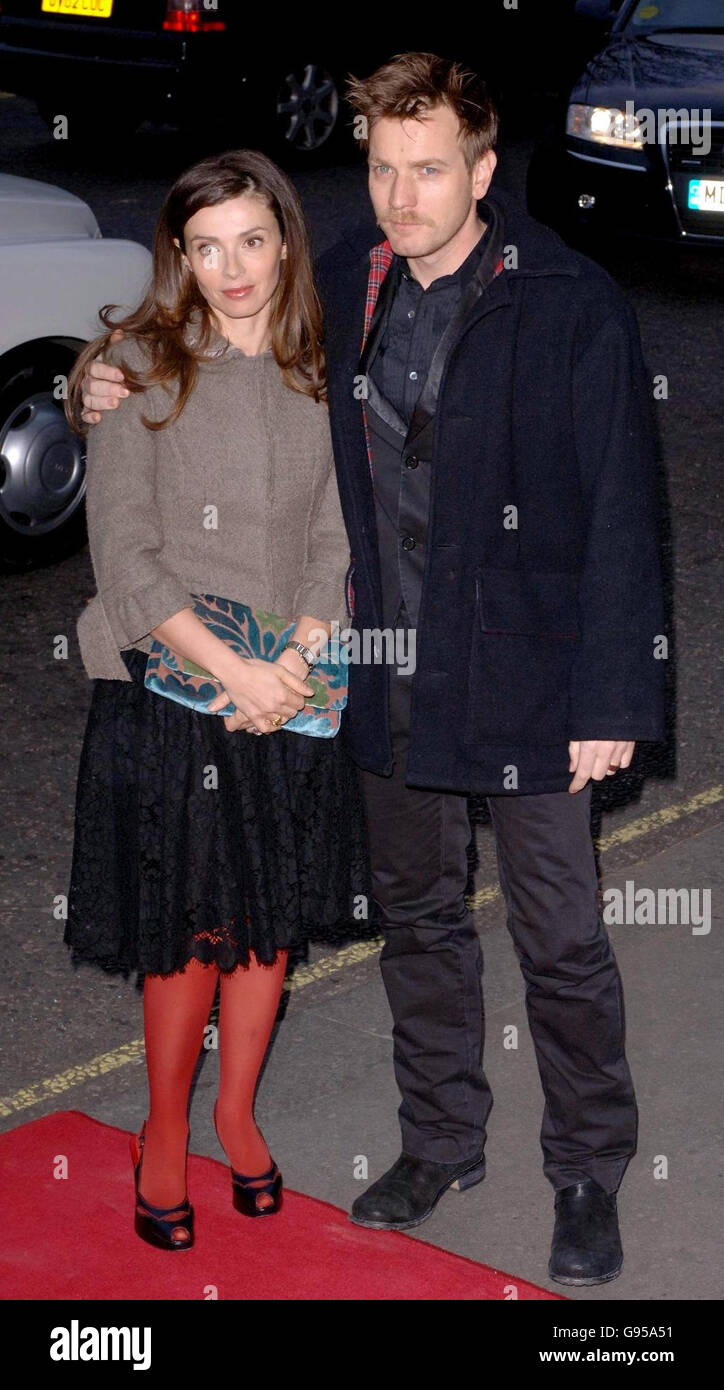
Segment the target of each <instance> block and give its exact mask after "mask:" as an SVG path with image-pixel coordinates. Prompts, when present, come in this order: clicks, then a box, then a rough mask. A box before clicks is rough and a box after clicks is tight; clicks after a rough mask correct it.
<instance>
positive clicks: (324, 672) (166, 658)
mask: <svg viewBox="0 0 724 1390" xmlns="http://www.w3.org/2000/svg"><path fill="white" fill-rule="evenodd" d="M193 598H194V605H193V611H194V613H196V615H197V617H199V618H200V619H201V621H202V622H203V623H205V625H206V627H208V628H209V629H210V630H211V632H213V633H214V635H215V636H216V637H220V638H221V640H222V642H226V643H227V645H228V646H229V647H231V648H232V650H233V651H235V652H237V653H238V654H239V656H244V657H257V658H259V659H261V660H262V661H275V660H276V658H277V657H278V656H279V653H280V652H281V650H282V648H283V647H284V644H285V642H287V641H288V639H289V638H290V637H291V635H292V633H293V631H294V628H295V626H296V624H295V623H294V622H289V621H288V620H287V619H285V618H280V617H278V616H277V614H276V613H265V612H262V611H261V610H260V609H258V608H250V607H248V606H247V605H246V604H244V603H235V602H234V601H233V600H232V599H226V598H217V597H216V596H215V595H214V594H194V595H193ZM307 684H308V685H311V686H313V687H314V695H313V696H310V698H309V703H308V704H305V706H304V708H303V709H301V710H300V711H299V713H298V714H295V715H294V717H293V718H292V719H289V720H287V722H286V724H282V725H280V729H285V730H288V731H289V732H291V733H295V734H310V735H311V737H312V738H334V736H335V734H336V733H337V732H338V730H339V724H340V714H341V711H342V710H343V709H344V707H345V705H346V703H347V662H346V661H345V659H344V657H343V656H342V655H341V648H340V642H339V638H330V641H329V642H328V644H327V650H326V651H325V652H324V654H323V655H322V656H321V657H320V659H319V661H318V663H317V665H316V666H315V668H314V670H313V671H312V673H311V674H310V676H309V677H308V679H307ZM144 685H145V686H146V688H147V689H148V690H153V691H155V693H156V694H157V695H165V696H166V697H167V698H168V699H169V700H177V701H178V702H179V704H182V705H187V706H188V707H189V708H190V709H195V710H196V711H197V712H198V713H199V714H208V713H209V704H210V703H211V701H212V700H213V699H214V698H215V696H216V695H219V694H220V693H221V691H222V690H223V686H222V684H221V681H219V680H217V678H216V676H214V675H212V673H211V672H210V671H206V670H204V668H203V666H197V665H196V664H195V662H193V661H189V660H188V658H186V657H181V656H177V655H176V653H175V652H172V651H171V650H170V648H169V647H164V646H163V644H162V643H161V642H156V641H154V642H153V645H152V646H151V651H150V654H149V657H148V661H147V663H146V676H145V680H144ZM235 708H236V707H235V706H234V705H233V704H231V702H229V704H228V705H225V706H224V708H223V709H221V710H219V711H218V712H219V714H221V715H226V714H233V713H234V711H235Z"/></svg>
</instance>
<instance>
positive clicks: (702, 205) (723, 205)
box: [689, 179, 724, 212]
mask: <svg viewBox="0 0 724 1390" xmlns="http://www.w3.org/2000/svg"><path fill="white" fill-rule="evenodd" d="M689 207H690V208H696V210H697V212H724V179H689Z"/></svg>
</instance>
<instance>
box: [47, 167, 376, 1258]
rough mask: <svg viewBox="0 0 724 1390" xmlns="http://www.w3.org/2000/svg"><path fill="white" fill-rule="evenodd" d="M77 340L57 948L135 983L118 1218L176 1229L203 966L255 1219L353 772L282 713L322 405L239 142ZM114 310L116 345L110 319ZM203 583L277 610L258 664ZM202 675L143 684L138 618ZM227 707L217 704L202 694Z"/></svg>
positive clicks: (226, 1140)
mask: <svg viewBox="0 0 724 1390" xmlns="http://www.w3.org/2000/svg"><path fill="white" fill-rule="evenodd" d="M102 317H103V321H104V323H105V324H106V327H107V328H108V330H109V331H108V332H107V333H106V334H105V335H104V336H103V337H102V338H101V339H99V340H97V341H95V342H93V343H91V344H89V346H88V347H87V348H86V349H85V351H84V352H83V353H81V355H80V357H79V359H78V361H77V363H76V366H75V368H74V371H73V374H72V377H71V381H70V386H69V399H68V414H69V419H70V420H71V421H72V422H73V424H74V426H75V427H76V428H77V429H82V428H83V426H82V422H81V414H80V413H81V410H82V399H81V392H82V385H81V383H82V378H83V374H84V370H85V367H86V364H87V363H88V362H89V361H90V360H91V359H92V358H93V357H94V356H95V355H96V354H97V353H98V352H99V351H104V353H105V360H106V361H110V362H114V363H117V364H118V365H120V366H122V367H123V370H124V373H125V376H126V379H127V381H128V382H129V385H130V387H131V395H132V399H130V400H129V401H128V402H127V404H126V406H125V408H124V410H123V411H122V412H121V413H120V414H118V415H113V414H110V415H108V416H107V418H106V419H105V420H104V421H103V424H102V425H101V427H100V428H98V429H94V430H93V431H92V438H91V440H90V443H89V456H88V481H87V514H88V532H89V541H90V551H91V557H92V560H93V567H94V572H95V577H96V582H97V588H98V593H97V594H96V596H95V597H94V598H93V599H92V600H91V601H90V603H89V605H88V607H87V608H86V610H85V612H84V613H83V614H82V615H81V618H80V619H79V622H78V636H79V640H80V646H81V653H82V656H83V661H84V665H85V668H86V671H87V673H88V675H89V676H91V677H92V678H93V679H94V681H95V684H94V690H93V697H92V703H91V708H90V713H89V717H88V725H87V729H86V734H85V740H84V744H83V750H82V755H81V762H80V769H79V775H78V788H77V799H76V832H75V841H74V847H73V863H72V871H71V887H70V893H69V915H68V922H67V927H66V931H65V938H64V939H65V940H66V942H67V943H68V945H69V947H70V949H71V953H72V960H73V962H74V964H75V963H79V962H81V961H88V962H92V963H94V964H96V965H98V966H101V967H102V968H103V969H105V970H111V971H121V972H123V973H125V974H127V973H128V972H129V971H130V970H132V969H135V970H137V971H138V972H139V976H138V978H139V980H140V978H141V977H143V990H144V1029H145V1042H146V1056H147V1070H148V1083H149V1110H148V1116H147V1119H146V1121H145V1124H144V1126H143V1129H142V1131H141V1133H140V1135H138V1136H134V1139H133V1140H132V1145H131V1148H132V1155H133V1160H134V1171H135V1176H136V1192H137V1205H136V1230H137V1232H138V1234H139V1235H141V1236H142V1238H143V1239H145V1240H148V1241H149V1242H150V1243H152V1244H156V1245H159V1246H161V1247H162V1248H166V1249H175V1250H181V1249H189V1248H190V1247H191V1245H192V1243H193V1208H192V1207H191V1205H190V1202H189V1199H188V1195H187V1191H186V1154H187V1147H188V1138H189V1127H188V1120H187V1112H188V1100H189V1091H190V1085H191V1080H192V1075H193V1071H194V1067H195V1063H196V1061H197V1058H198V1054H199V1050H200V1046H201V1042H202V1037H203V1032H204V1028H205V1025H206V1022H207V1019H208V1015H209V1010H210V1008H211V1005H212V1002H213V999H214V995H215V991H216V988H217V984H218V985H219V989H220V1003H219V1052H220V1082H219V1094H218V1099H217V1102H216V1107H215V1112H214V1117H215V1124H216V1129H217V1134H218V1136H219V1140H220V1142H221V1144H222V1146H223V1148H224V1149H225V1151H226V1154H227V1156H228V1158H229V1161H230V1164H231V1168H232V1181H233V1195H234V1204H235V1205H236V1206H237V1207H238V1209H239V1210H242V1211H245V1212H247V1213H248V1214H249V1215H270V1214H271V1213H272V1212H274V1211H275V1210H278V1207H279V1204H280V1200H281V1175H280V1173H279V1170H278V1168H277V1167H276V1165H275V1163H274V1161H273V1159H272V1157H271V1155H270V1153H269V1150H268V1148H267V1146H266V1144H265V1142H264V1138H263V1136H262V1134H261V1132H260V1130H259V1129H258V1127H257V1125H256V1123H255V1120H254V1115H253V1098H254V1091H255V1085H256V1081H257V1079H258V1074H259V1069H260V1066H261V1063H262V1060H263V1057H264V1054H265V1050H266V1047H267V1044H268V1040H269V1037H270V1033H271V1029H272V1026H273V1023H274V1018H275V1015H276V1011H277V1006H278V1002H279V997H280V992H281V988H282V983H283V980H284V973H285V967H286V963H287V957H288V951H289V948H290V946H291V945H292V944H293V943H294V942H295V941H296V940H298V939H301V938H302V937H303V936H304V934H305V933H306V932H307V931H308V930H310V929H315V930H317V931H318V929H319V928H320V926H321V927H324V926H332V925H334V924H335V923H339V922H340V921H341V920H342V919H344V918H347V919H348V920H349V919H351V916H352V912H353V902H354V899H355V897H356V895H358V894H360V893H367V891H368V884H367V864H366V854H365V843H364V830H363V813H362V806H361V802H360V798H359V789H358V782H357V775H356V771H355V769H354V767H353V766H352V764H351V762H350V761H349V760H348V758H347V756H346V754H345V751H344V747H343V745H342V742H341V740H340V739H339V737H333V738H313V737H309V736H307V735H305V734H299V733H296V732H293V731H291V730H289V731H285V730H284V727H283V726H284V723H285V722H286V721H287V720H288V719H290V718H292V717H293V716H294V715H295V714H296V713H297V712H298V711H299V710H300V709H301V708H302V707H303V705H304V702H305V698H307V697H308V696H309V695H311V694H312V689H313V688H312V687H311V686H310V685H309V684H308V677H309V673H310V669H312V664H313V662H314V660H315V657H316V656H317V655H318V654H319V651H320V647H321V643H322V642H323V640H324V637H325V635H328V634H329V632H330V627H331V623H332V621H333V620H335V619H337V620H338V621H340V623H341V624H342V625H344V623H345V621H346V610H345V603H344V586H345V576H346V572H347V568H348V562H349V554H348V544H347V539H346V534H345V529H344V523H343V520H342V515H341V510H340V505H339V498H338V494H337V488H336V481H335V474H334V467H333V459H332V448H331V441H330V434H329V425H328V415H327V409H326V405H325V402H324V394H325V387H324V358H323V352H322V348H321V314H320V307H319V302H318V300H317V297H316V293H315V290H314V286H313V280H312V271H311V262H310V254H309V247H308V241H307V236H306V229H305V226H304V220H303V215H302V212H301V208H300V205H299V201H298V199H297V196H296V193H295V191H294V189H293V187H292V185H291V184H290V182H289V180H288V179H287V178H286V177H285V176H284V174H282V172H281V171H280V170H279V169H277V168H276V166H275V165H274V164H272V163H271V161H270V160H268V159H267V158H266V157H265V156H264V155H262V154H259V153H257V152H254V151H251V152H250V151H244V150H242V151H238V152H230V153H227V154H224V155H219V156H214V157H212V158H209V159H206V160H203V161H202V162H201V163H200V164H197V165H195V166H194V167H193V168H191V169H189V170H188V171H187V172H186V173H184V174H182V175H181V177H180V178H179V179H178V180H177V182H176V183H175V184H174V186H173V188H172V189H171V192H170V193H169V195H168V198H167V200H166V202H165V204H164V207H163V209H162V212H161V215H160V218H159V222H158V226H157V229H156V235H155V243H154V269H153V279H152V284H151V288H150V290H149V292H148V294H147V296H146V298H145V299H144V301H143V303H142V304H141V306H140V307H139V308H138V309H137V310H136V311H135V312H134V313H132V314H130V315H128V316H127V317H126V318H124V319H122V320H121V321H120V323H113V322H112V320H111V317H110V310H105V311H104V313H103V315H102ZM118 327H120V328H122V329H123V332H124V335H125V336H124V337H123V339H122V340H121V341H117V340H112V330H113V329H114V328H118ZM197 594H214V595H217V596H220V597H222V598H225V599H231V600H234V601H236V602H239V603H243V604H246V605H249V606H253V607H255V608H257V609H261V610H264V611H266V612H271V613H275V614H278V615H283V616H288V618H289V621H290V622H291V621H294V622H295V628H294V632H293V634H292V640H293V641H295V642H297V643H298V644H299V646H301V648H302V649H303V652H300V651H299V650H298V649H297V648H295V647H288V648H285V650H283V651H282V653H281V655H279V656H278V658H277V660H276V661H266V660H255V659H248V658H243V657H241V656H238V655H236V654H235V653H234V652H233V650H232V649H231V648H230V647H229V646H227V644H226V643H225V642H224V641H222V640H221V638H219V637H218V636H216V635H215V634H214V633H213V632H212V631H211V630H210V629H209V628H208V627H206V626H205V625H204V623H203V622H202V621H201V619H200V618H199V617H198V616H197V615H196V613H195V612H193V611H192V605H193V602H194V598H193V596H194V595H197ZM154 638H155V639H156V640H157V641H159V642H161V643H163V644H164V645H165V646H167V647H169V648H171V649H172V650H173V651H174V652H176V653H177V654H178V655H179V656H181V657H185V658H187V659H188V660H189V661H191V662H193V663H196V664H197V665H199V666H201V667H203V668H205V669H206V670H207V671H210V672H211V673H212V674H213V675H214V676H215V677H216V678H217V680H218V681H220V683H221V685H222V687H223V689H222V693H221V694H220V695H219V696H218V697H217V698H216V699H215V700H214V701H213V703H212V705H211V707H210V708H211V710H212V711H214V713H200V712H198V711H196V710H193V709H190V708H187V707H185V706H184V705H182V704H179V703H176V702H175V701H174V700H170V699H165V698H163V697H162V696H160V695H159V694H157V693H155V692H153V691H152V690H150V689H147V688H146V687H145V686H144V676H145V671H146V663H147V657H148V652H149V650H150V647H151V642H152V640H153V639H154ZM229 702H231V703H232V704H233V706H234V707H235V712H234V713H233V714H231V715H226V716H220V715H219V714H218V713H217V711H219V710H221V709H224V708H225V707H226V706H228V704H229Z"/></svg>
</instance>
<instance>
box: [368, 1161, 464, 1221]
mask: <svg viewBox="0 0 724 1390" xmlns="http://www.w3.org/2000/svg"><path fill="white" fill-rule="evenodd" d="M484 1177H485V1159H484V1157H483V1155H482V1154H479V1155H478V1157H477V1158H468V1159H466V1160H465V1162H463V1163H433V1162H431V1161H430V1160H429V1159H426V1158H415V1157H414V1156H413V1155H412V1154H406V1153H402V1154H400V1157H399V1158H398V1160H397V1162H396V1163H394V1164H393V1165H392V1167H391V1168H390V1169H389V1171H388V1172H387V1173H383V1175H382V1177H381V1178H378V1179H377V1182H373V1184H372V1186H371V1187H368V1188H367V1191H366V1192H363V1193H362V1195H361V1196H360V1197H358V1198H357V1200H356V1201H355V1202H354V1203H353V1205H352V1210H351V1212H350V1218H349V1219H350V1221H354V1223H355V1225H356V1226H370V1227H372V1229H373V1230H375V1231H406V1230H408V1229H409V1228H410V1226H419V1225H420V1223H421V1222H422V1221H426V1220H427V1218H428V1216H430V1214H431V1212H432V1211H433V1210H434V1208H435V1206H436V1204H437V1202H438V1201H439V1199H440V1198H441V1197H442V1194H443V1192H446V1191H447V1189H448V1188H449V1187H454V1188H456V1190H457V1191H458V1192H462V1191H464V1189H465V1188H466V1187H474V1186H475V1184H476V1183H478V1182H482V1180H483V1178H484Z"/></svg>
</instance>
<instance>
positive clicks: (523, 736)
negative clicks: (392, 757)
mask: <svg viewBox="0 0 724 1390" xmlns="http://www.w3.org/2000/svg"><path fill="white" fill-rule="evenodd" d="M577 594H578V576H577V575H575V574H571V573H566V572H560V571H557V570H555V571H554V570H525V571H523V570H493V569H485V570H479V571H478V572H477V574H476V583H475V622H474V626H473V636H472V642H471V650H470V668H469V674H468V708H467V717H466V734H465V738H466V742H467V743H469V744H481V743H486V742H493V743H495V742H501V741H504V742H511V743H518V744H537V743H558V742H560V741H561V740H566V739H567V738H568V737H569V735H568V732H567V726H568V687H569V681H570V674H571V667H572V664H573V660H574V658H575V654H576V651H577V648H578V644H579V640H580V627H579V620H578V598H577Z"/></svg>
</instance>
